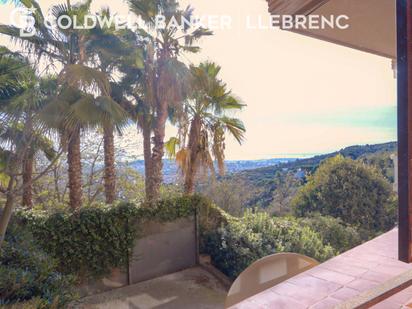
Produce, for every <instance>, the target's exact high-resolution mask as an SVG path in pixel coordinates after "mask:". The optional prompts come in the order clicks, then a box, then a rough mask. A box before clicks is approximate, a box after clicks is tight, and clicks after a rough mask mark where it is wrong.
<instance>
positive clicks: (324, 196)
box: [292, 156, 396, 232]
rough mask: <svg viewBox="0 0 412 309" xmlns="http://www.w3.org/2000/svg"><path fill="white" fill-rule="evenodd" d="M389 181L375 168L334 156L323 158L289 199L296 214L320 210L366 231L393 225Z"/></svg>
mask: <svg viewBox="0 0 412 309" xmlns="http://www.w3.org/2000/svg"><path fill="white" fill-rule="evenodd" d="M393 205H394V197H393V192H392V188H391V186H390V184H389V183H388V181H386V180H385V179H384V178H383V176H382V175H380V174H379V173H378V172H377V171H376V170H375V169H373V168H371V167H368V166H366V165H364V164H362V163H360V162H357V161H353V160H352V159H345V158H343V157H342V156H337V157H335V158H331V159H328V160H326V161H325V162H323V163H322V164H321V165H320V167H319V169H318V170H317V171H316V172H315V174H314V175H313V176H312V177H310V179H309V181H308V183H307V184H306V185H305V186H304V187H302V188H301V190H300V191H299V192H298V194H297V195H296V197H295V198H294V200H293V202H292V206H293V208H294V210H295V213H296V215H297V216H306V215H307V214H309V213H313V212H319V213H320V214H322V215H328V216H332V217H335V218H340V219H341V220H342V221H343V222H345V223H347V224H351V225H353V226H355V227H356V228H362V229H364V230H367V231H371V232H377V231H384V230H387V229H389V228H391V227H393V226H394V224H395V221H396V211H395V210H396V208H394V207H393Z"/></svg>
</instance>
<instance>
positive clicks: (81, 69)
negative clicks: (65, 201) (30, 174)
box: [0, 0, 120, 209]
mask: <svg viewBox="0 0 412 309" xmlns="http://www.w3.org/2000/svg"><path fill="white" fill-rule="evenodd" d="M20 3H21V5H23V6H25V7H27V8H31V7H34V8H35V9H36V10H35V12H34V13H32V16H33V17H34V19H35V30H36V31H35V34H34V35H33V36H31V37H20V35H19V32H20V29H18V28H16V27H13V26H8V25H0V33H3V34H6V35H9V36H10V37H12V38H13V39H14V40H16V41H18V42H20V43H21V44H22V46H23V47H24V48H25V49H26V50H28V51H29V52H30V53H31V54H32V55H34V56H37V57H38V58H39V59H43V60H45V62H46V63H47V66H48V67H57V66H58V65H60V66H62V70H61V72H60V74H59V79H58V80H59V87H58V94H57V95H56V96H55V98H54V99H53V100H51V101H50V103H49V104H48V106H46V107H45V111H44V113H43V115H44V117H43V120H44V122H45V123H46V124H48V125H49V126H50V127H52V128H54V129H57V130H59V132H60V133H61V139H62V143H63V144H65V145H67V153H68V155H67V160H68V175H69V189H70V206H71V208H72V209H78V208H79V207H81V204H82V166H81V154H80V134H81V131H82V130H83V129H87V128H88V127H90V126H96V125H98V124H100V123H101V121H102V119H107V115H108V114H109V111H112V110H115V111H117V112H120V111H119V106H118V104H116V102H114V101H113V100H112V99H111V98H110V92H111V88H110V82H109V79H108V77H107V75H106V74H104V73H103V72H101V71H99V70H97V69H95V68H92V67H91V66H92V65H89V66H88V63H94V55H95V54H94V52H90V51H89V50H88V49H87V44H86V43H87V42H86V38H87V30H79V29H75V28H73V27H72V28H68V29H64V30H63V29H60V28H58V29H50V28H48V27H46V26H45V20H44V15H43V13H42V10H41V8H40V6H39V4H38V3H37V1H35V0H25V1H20ZM90 5H91V0H88V1H86V2H84V3H81V4H79V5H71V3H70V1H67V3H66V4H59V5H55V6H53V8H52V10H51V12H52V14H53V15H54V17H55V18H56V19H58V18H59V17H60V16H62V15H68V16H72V17H73V16H76V17H77V20H78V21H79V22H82V19H83V18H84V16H85V15H86V13H87V12H89V10H90ZM98 117H101V118H100V119H97V118H98Z"/></svg>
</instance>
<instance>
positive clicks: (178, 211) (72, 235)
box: [18, 196, 201, 278]
mask: <svg viewBox="0 0 412 309" xmlns="http://www.w3.org/2000/svg"><path fill="white" fill-rule="evenodd" d="M200 201H201V199H200V198H199V197H196V196H195V197H179V198H170V199H167V200H161V201H159V202H158V203H157V204H156V205H151V207H146V205H139V206H136V205H135V204H131V203H120V204H118V205H116V206H101V207H85V208H81V209H80V210H79V211H78V212H75V213H71V212H70V213H68V212H58V213H54V214H48V213H44V212H42V213H36V212H22V213H19V214H18V216H19V217H20V219H21V220H22V222H23V223H24V224H26V226H28V227H29V229H30V230H32V231H33V234H34V236H35V238H36V239H37V240H38V241H39V243H40V244H41V246H42V248H43V249H44V250H45V251H46V252H47V253H49V254H50V255H51V256H53V257H55V258H56V259H57V260H58V262H59V269H60V270H61V271H62V272H64V273H69V274H76V275H79V277H80V278H88V277H94V278H98V277H102V276H104V275H106V274H108V273H109V272H110V271H111V270H112V269H113V268H123V267H126V266H127V263H128V259H129V257H130V255H131V253H132V249H133V246H134V243H135V241H136V239H137V238H138V235H139V223H141V222H142V221H143V220H158V221H161V222H165V221H173V220H175V219H177V218H182V217H187V216H189V215H191V214H194V211H195V208H196V207H197V205H198V204H199V203H200Z"/></svg>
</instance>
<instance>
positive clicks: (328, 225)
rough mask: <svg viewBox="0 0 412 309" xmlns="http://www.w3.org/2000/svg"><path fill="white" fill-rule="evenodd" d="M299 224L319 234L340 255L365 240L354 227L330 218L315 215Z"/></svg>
mask: <svg viewBox="0 0 412 309" xmlns="http://www.w3.org/2000/svg"><path fill="white" fill-rule="evenodd" d="M299 222H301V224H302V225H305V226H308V227H310V228H311V229H312V230H314V231H315V232H317V233H318V234H319V235H320V236H321V237H322V239H323V242H324V243H325V244H329V245H330V246H332V247H333V248H334V249H335V250H336V251H337V252H338V253H341V252H344V251H347V250H349V249H351V248H353V247H355V246H357V245H359V244H360V243H361V242H362V240H364V239H362V237H361V234H360V233H359V232H358V231H357V230H356V229H355V228H354V227H352V226H350V225H347V224H345V223H343V222H342V220H340V219H336V218H333V217H330V216H321V215H320V214H315V215H313V216H311V217H309V218H303V219H301V220H300V221H299Z"/></svg>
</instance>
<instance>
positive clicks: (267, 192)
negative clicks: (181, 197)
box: [224, 142, 397, 214]
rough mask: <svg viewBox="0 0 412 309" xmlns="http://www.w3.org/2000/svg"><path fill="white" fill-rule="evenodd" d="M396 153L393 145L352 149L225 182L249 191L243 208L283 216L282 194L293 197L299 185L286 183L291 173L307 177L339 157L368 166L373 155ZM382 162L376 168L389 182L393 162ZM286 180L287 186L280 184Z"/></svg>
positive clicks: (250, 172)
mask: <svg viewBox="0 0 412 309" xmlns="http://www.w3.org/2000/svg"><path fill="white" fill-rule="evenodd" d="M396 150H397V143H396V142H391V143H384V144H376V145H363V146H351V147H347V148H344V149H341V150H339V151H337V152H333V153H329V154H324V155H319V156H315V157H313V158H307V159H298V160H292V161H289V162H286V163H280V164H277V165H272V166H268V167H262V168H256V169H249V170H245V171H241V172H238V173H234V174H231V175H227V176H225V177H224V179H225V181H227V182H230V183H233V185H236V184H239V185H238V187H239V190H245V188H247V191H248V192H250V194H249V197H248V198H247V199H246V201H245V203H244V204H243V205H244V207H249V208H250V207H261V208H264V209H268V208H269V212H270V213H276V214H284V213H289V209H286V208H285V207H284V206H285V205H286V203H287V202H288V201H287V200H282V191H285V190H287V191H290V194H291V195H292V197H293V196H294V194H295V191H296V190H297V189H298V188H299V187H300V185H301V184H300V183H299V182H298V181H294V180H293V179H289V180H288V179H287V177H288V176H289V175H290V174H294V173H296V172H297V171H298V170H299V169H301V170H302V171H304V172H306V173H307V174H312V173H313V172H314V171H316V169H317V168H318V167H319V165H320V163H321V162H323V161H324V160H326V159H328V158H333V157H335V156H337V155H339V154H340V155H342V156H344V157H345V158H351V159H353V160H362V161H363V162H365V163H367V164H372V165H375V163H377V160H372V159H371V158H372V157H373V156H374V155H376V156H379V154H385V153H395V152H396ZM385 161H386V163H384V166H382V163H381V162H379V163H378V164H377V165H376V166H377V168H378V170H379V171H382V172H383V173H384V175H385V176H386V177H387V178H388V179H389V180H392V179H393V175H392V174H393V170H391V169H390V166H391V165H392V164H393V163H391V162H388V161H387V160H386V159H385ZM290 180H292V181H290ZM285 181H286V186H284V185H282V183H284V182H285ZM279 190H280V192H279ZM279 193H280V194H279ZM285 202H286V203H285ZM282 208H283V209H282ZM279 210H281V211H279Z"/></svg>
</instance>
